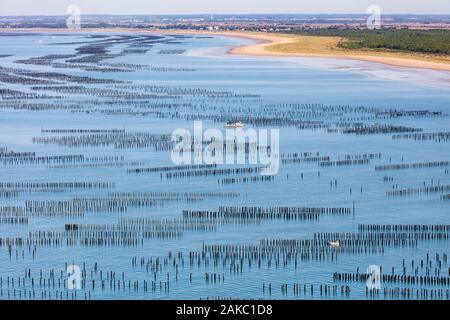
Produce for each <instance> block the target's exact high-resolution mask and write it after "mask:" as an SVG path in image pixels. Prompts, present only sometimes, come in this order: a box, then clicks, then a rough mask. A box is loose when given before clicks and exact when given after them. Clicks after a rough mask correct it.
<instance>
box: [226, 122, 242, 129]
mask: <svg viewBox="0 0 450 320" xmlns="http://www.w3.org/2000/svg"><path fill="white" fill-rule="evenodd" d="M243 126H244V124H243V123H242V122H241V121H229V122H227V123H226V124H225V125H224V126H223V127H224V128H242V127H243Z"/></svg>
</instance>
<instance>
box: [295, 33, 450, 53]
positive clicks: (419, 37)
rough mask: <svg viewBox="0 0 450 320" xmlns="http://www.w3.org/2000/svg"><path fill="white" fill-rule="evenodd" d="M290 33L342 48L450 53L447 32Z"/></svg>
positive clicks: (449, 35)
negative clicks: (329, 40) (330, 39)
mask: <svg viewBox="0 0 450 320" xmlns="http://www.w3.org/2000/svg"><path fill="white" fill-rule="evenodd" d="M291 33H295V34H301V35H311V36H331V37H341V38H344V39H345V40H343V41H341V42H339V44H338V47H340V48H343V49H385V50H394V51H404V52H419V53H433V54H444V55H449V54H450V30H410V29H401V30H398V29H381V30H357V29H309V30H296V31H293V32H291Z"/></svg>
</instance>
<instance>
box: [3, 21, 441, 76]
mask: <svg viewBox="0 0 450 320" xmlns="http://www.w3.org/2000/svg"><path fill="white" fill-rule="evenodd" d="M0 32H89V33H92V32H139V33H143V32H150V33H160V34H161V33H163V34H186V35H191V34H198V35H219V36H228V37H238V38H245V39H250V40H254V41H256V43H255V44H250V45H245V46H240V47H236V48H232V49H231V50H230V51H229V53H230V54H234V55H246V56H286V57H319V58H338V59H352V60H360V61H368V62H375V63H381V64H386V65H391V66H399V67H407V68H421V69H431V70H441V71H442V70H443V71H450V57H446V56H435V55H425V54H415V53H402V52H380V51H369V50H344V49H339V48H337V47H336V45H337V44H338V42H339V41H340V40H341V39H340V38H337V37H316V36H301V35H288V34H276V33H273V34H272V33H270V34H268V33H261V32H249V31H220V30H219V31H200V30H156V29H155V30H137V29H126V28H117V29H87V28H86V29H81V30H69V29H43V28H35V29H0Z"/></svg>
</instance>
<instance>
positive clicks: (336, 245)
mask: <svg viewBox="0 0 450 320" xmlns="http://www.w3.org/2000/svg"><path fill="white" fill-rule="evenodd" d="M328 244H329V245H330V247H333V248H339V247H340V245H341V243H340V241H339V240H337V241H330V242H328Z"/></svg>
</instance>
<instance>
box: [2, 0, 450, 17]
mask: <svg viewBox="0 0 450 320" xmlns="http://www.w3.org/2000/svg"><path fill="white" fill-rule="evenodd" d="M72 4H75V5H78V6H79V7H80V8H81V13H82V14H83V13H84V14H144V15H152V14H154V15H157V14H196V13H197V14H219V13H224V14H238V13H331V14H332V13H334V14H339V13H359V14H365V13H366V8H367V7H368V6H370V5H377V6H379V7H380V8H381V12H382V13H385V14H390V13H412V14H450V0H0V16H7V15H65V14H66V9H67V7H68V6H69V5H72Z"/></svg>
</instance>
